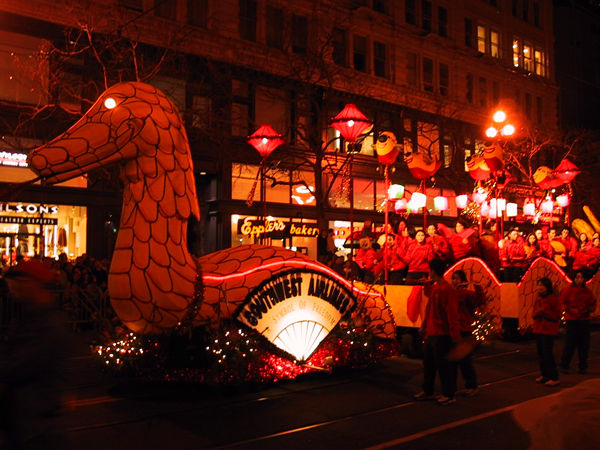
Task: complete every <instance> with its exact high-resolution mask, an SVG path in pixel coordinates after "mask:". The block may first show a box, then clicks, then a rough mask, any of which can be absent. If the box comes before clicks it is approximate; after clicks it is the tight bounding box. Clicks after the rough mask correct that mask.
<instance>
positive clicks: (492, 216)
mask: <svg viewBox="0 0 600 450" xmlns="http://www.w3.org/2000/svg"><path fill="white" fill-rule="evenodd" d="M482 209H483V208H482ZM500 214H502V213H501V212H500ZM481 215H483V213H482V214H481ZM487 216H488V217H489V218H490V219H496V218H498V211H497V210H496V208H492V205H490V209H489V211H488V213H487Z"/></svg>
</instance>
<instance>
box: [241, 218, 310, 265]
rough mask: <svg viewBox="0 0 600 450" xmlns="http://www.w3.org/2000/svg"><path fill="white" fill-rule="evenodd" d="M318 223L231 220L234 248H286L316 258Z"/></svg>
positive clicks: (252, 219)
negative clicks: (253, 245) (241, 246)
mask: <svg viewBox="0 0 600 450" xmlns="http://www.w3.org/2000/svg"><path fill="white" fill-rule="evenodd" d="M318 235H319V228H318V227H317V221H316V220H311V219H300V218H289V217H272V216H268V217H267V218H266V220H262V219H261V218H259V217H256V216H242V215H238V214H233V215H232V216H231V246H232V247H237V246H238V245H246V244H260V243H262V244H264V245H273V246H276V247H285V248H289V249H290V250H294V251H298V252H301V253H304V254H305V255H308V256H310V257H312V258H315V259H316V258H317V236H318Z"/></svg>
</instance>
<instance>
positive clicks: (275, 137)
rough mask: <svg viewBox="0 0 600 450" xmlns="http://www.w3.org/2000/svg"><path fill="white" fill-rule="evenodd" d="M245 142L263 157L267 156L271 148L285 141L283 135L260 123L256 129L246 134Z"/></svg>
mask: <svg viewBox="0 0 600 450" xmlns="http://www.w3.org/2000/svg"><path fill="white" fill-rule="evenodd" d="M247 142H248V144H250V145H251V146H252V147H254V148H255V149H256V150H257V151H258V153H260V156H262V157H263V158H267V157H268V156H269V155H270V154H271V153H272V152H273V150H275V149H276V148H277V147H279V146H280V145H282V144H284V143H285V141H284V140H283V137H282V136H281V135H280V134H279V133H277V131H275V130H274V129H273V128H271V126H270V125H261V126H260V127H259V128H258V130H256V131H255V132H254V133H252V134H251V135H250V136H248V139H247Z"/></svg>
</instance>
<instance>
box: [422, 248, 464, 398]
mask: <svg viewBox="0 0 600 450" xmlns="http://www.w3.org/2000/svg"><path fill="white" fill-rule="evenodd" d="M445 267H446V265H445V263H444V261H442V260H440V259H433V260H431V261H430V262H429V268H430V271H429V276H430V277H431V281H432V282H433V285H432V286H431V289H430V292H428V294H429V295H428V297H429V300H428V301H427V306H426V308H425V317H424V318H423V324H422V325H421V333H422V335H423V338H424V340H425V349H424V355H423V390H422V391H421V392H419V393H418V394H416V395H415V396H414V398H415V399H417V400H433V399H436V397H435V395H434V387H435V375H436V372H439V374H440V384H441V386H442V395H441V396H439V397H437V402H438V404H440V405H451V404H453V403H455V402H456V400H455V399H454V394H455V392H456V363H455V362H453V361H450V360H449V359H448V353H449V352H450V350H451V349H452V346H453V345H454V344H455V343H456V342H458V341H459V339H460V326H459V321H458V301H457V298H456V291H455V290H454V289H453V288H452V286H450V284H449V283H448V282H447V281H446V280H444V277H443V276H444V269H445ZM426 291H428V290H426Z"/></svg>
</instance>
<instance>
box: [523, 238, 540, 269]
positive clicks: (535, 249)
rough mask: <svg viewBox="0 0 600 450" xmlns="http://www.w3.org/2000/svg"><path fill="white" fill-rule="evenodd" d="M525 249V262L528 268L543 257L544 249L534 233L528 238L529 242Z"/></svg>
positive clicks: (524, 246)
mask: <svg viewBox="0 0 600 450" xmlns="http://www.w3.org/2000/svg"><path fill="white" fill-rule="evenodd" d="M523 248H524V249H525V258H526V259H525V261H526V263H527V265H528V266H529V265H531V263H532V262H533V261H535V260H536V259H537V258H539V257H540V256H542V248H541V247H540V243H539V242H538V240H537V237H536V236H535V234H534V233H531V234H529V235H528V236H527V242H526V243H525V245H523Z"/></svg>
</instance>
